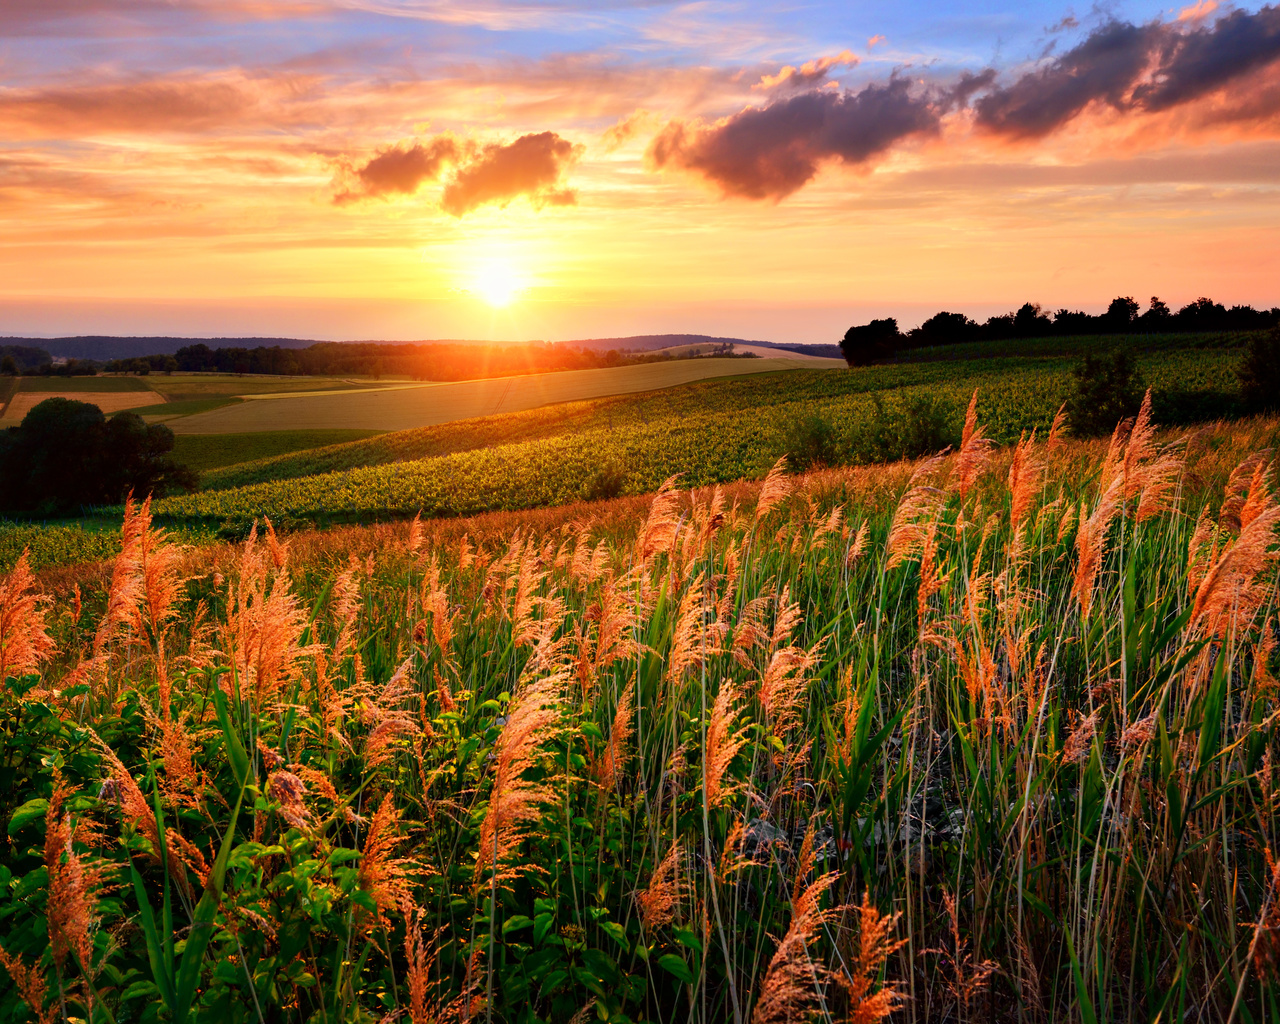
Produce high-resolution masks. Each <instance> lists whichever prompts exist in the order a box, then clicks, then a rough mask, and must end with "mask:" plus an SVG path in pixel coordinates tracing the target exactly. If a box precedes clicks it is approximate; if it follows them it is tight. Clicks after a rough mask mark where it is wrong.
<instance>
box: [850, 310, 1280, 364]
mask: <svg viewBox="0 0 1280 1024" xmlns="http://www.w3.org/2000/svg"><path fill="white" fill-rule="evenodd" d="M1276 326H1280V307H1273V308H1272V309H1254V308H1253V307H1252V306H1231V307H1230V308H1228V307H1226V306H1224V305H1222V303H1220V302H1214V301H1213V300H1212V299H1207V298H1204V297H1201V298H1198V299H1196V300H1195V301H1194V302H1189V303H1187V304H1186V305H1185V306H1183V307H1182V308H1181V309H1179V310H1178V311H1177V312H1174V311H1173V310H1171V309H1170V308H1169V307H1168V305H1166V304H1165V303H1164V302H1162V301H1161V300H1160V299H1159V298H1158V297H1156V296H1154V295H1153V296H1152V297H1151V301H1150V303H1149V304H1148V306H1147V309H1146V310H1145V311H1143V309H1142V305H1141V304H1140V303H1139V302H1138V301H1137V300H1136V299H1134V298H1133V296H1131V295H1123V296H1119V297H1117V298H1115V299H1112V300H1111V304H1110V305H1109V306H1108V307H1107V310H1106V312H1105V313H1099V314H1097V315H1093V314H1090V313H1085V312H1083V311H1081V310H1078V309H1077V310H1072V309H1059V310H1057V311H1056V312H1054V313H1049V312H1048V311H1046V310H1045V309H1043V308H1042V307H1041V306H1040V305H1039V303H1035V302H1027V303H1024V304H1023V305H1022V306H1021V307H1020V308H1018V309H1016V310H1014V311H1012V312H1009V313H1005V314H1003V315H1000V316H992V317H988V318H987V319H986V320H985V321H984V322H982V323H979V322H978V321H976V320H971V319H970V318H969V317H967V316H965V315H964V314H963V313H948V312H946V311H945V310H944V311H943V312H941V313H935V314H934V315H933V316H931V317H929V319H928V320H926V321H925V322H924V323H922V324H921V325H920V326H919V327H913V328H912V329H911V330H909V331H901V330H899V329H898V321H897V320H895V319H894V318H892V317H887V318H885V319H883V320H872V321H871V322H870V323H867V324H859V325H856V326H854V327H850V328H849V330H848V331H846V332H845V336H844V339H843V340H842V341H841V342H840V349H841V351H842V352H843V354H844V357H845V359H846V360H848V361H849V363H850V364H851V365H854V366H857V365H862V364H865V363H870V362H877V361H880V360H884V359H889V358H892V356H893V354H894V353H895V352H897V351H900V350H902V349H913V348H932V347H934V346H938V345H957V344H961V343H963V342H969V341H1012V340H1014V339H1022V338H1049V337H1075V336H1079V335H1085V334H1176V333H1209V332H1214V331H1261V330H1266V329H1268V328H1270V327H1276Z"/></svg>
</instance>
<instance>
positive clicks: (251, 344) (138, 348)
mask: <svg viewBox="0 0 1280 1024" xmlns="http://www.w3.org/2000/svg"><path fill="white" fill-rule="evenodd" d="M726 342H728V343H730V344H735V345H761V346H764V347H766V348H776V349H781V350H783V351H788V352H805V353H808V354H809V355H814V356H830V357H834V358H839V356H840V347H839V346H838V345H787V344H782V343H779V342H774V341H747V340H746V339H745V338H714V337H711V336H709V335H706V334H637V335H633V336H631V337H627V338H584V339H581V340H578V341H565V342H561V344H563V345H567V346H571V347H574V348H583V349H590V350H592V351H597V352H608V351H609V350H610V349H617V350H618V351H630V352H649V351H653V350H654V349H661V348H675V347H676V346H679V345H705V344H708V343H712V344H724V343H726ZM446 343H447V344H454V345H456V344H465V343H466V342H463V341H459V340H456V339H432V340H430V341H427V340H423V341H418V342H412V343H409V344H419V345H430V344H446ZM195 344H205V345H208V346H209V347H210V348H247V349H254V348H259V347H262V348H273V347H278V348H308V347H310V346H311V345H315V344H317V342H316V341H315V340H314V339H311V338H172V337H120V336H109V335H81V336H78V337H74V338H0V345H6V346H31V347H33V348H40V349H43V350H44V351H45V352H48V353H49V354H50V355H52V356H54V357H57V358H62V359H96V360H98V361H100V362H105V361H107V360H108V359H133V358H136V357H137V356H156V355H166V356H167V355H173V354H174V353H175V352H177V351H178V349H180V348H185V347H186V346H188V345H195ZM390 344H394V343H390ZM477 344H485V345H492V344H494V342H477ZM499 344H501V343H499ZM509 344H512V345H518V344H523V343H522V342H509Z"/></svg>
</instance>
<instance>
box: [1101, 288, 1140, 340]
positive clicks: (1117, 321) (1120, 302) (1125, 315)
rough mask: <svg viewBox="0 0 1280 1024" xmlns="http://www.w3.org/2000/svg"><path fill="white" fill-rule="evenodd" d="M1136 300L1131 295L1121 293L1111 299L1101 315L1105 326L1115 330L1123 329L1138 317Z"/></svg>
mask: <svg viewBox="0 0 1280 1024" xmlns="http://www.w3.org/2000/svg"><path fill="white" fill-rule="evenodd" d="M1138 309H1139V306H1138V300H1137V299H1135V298H1134V297H1133V296H1132V295H1121V296H1119V297H1118V298H1114V299H1112V300H1111V305H1109V306H1108V307H1107V311H1106V313H1104V314H1103V316H1104V317H1105V318H1106V321H1107V326H1108V327H1109V328H1111V329H1112V330H1115V331H1123V330H1126V329H1128V327H1129V326H1130V325H1131V324H1132V323H1133V322H1134V321H1135V320H1137V319H1138Z"/></svg>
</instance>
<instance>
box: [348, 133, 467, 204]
mask: <svg viewBox="0 0 1280 1024" xmlns="http://www.w3.org/2000/svg"><path fill="white" fill-rule="evenodd" d="M461 156H462V147H461V146H459V145H458V143H457V142H456V141H455V140H454V138H453V136H451V135H440V136H437V137H436V138H434V139H432V140H431V141H430V142H428V143H427V144H426V145H423V144H422V143H421V142H415V143H414V144H413V145H412V146H408V147H406V146H403V145H399V146H392V147H391V148H390V149H384V150H383V151H382V152H380V153H379V154H378V155H377V156H375V157H372V158H371V159H370V160H369V161H368V162H367V163H366V164H365V165H364V166H363V167H357V168H354V169H353V171H352V174H353V176H354V179H355V181H354V182H353V183H352V186H351V187H350V188H346V189H343V190H342V191H341V192H339V193H338V194H337V195H335V196H334V197H333V201H334V202H335V203H337V204H338V205H340V206H342V205H345V204H347V203H351V202H355V201H356V200H357V199H371V198H374V197H377V196H386V195H392V194H395V193H399V194H400V195H411V194H412V193H414V192H416V191H418V188H419V186H421V185H422V184H423V182H426V181H434V180H435V179H436V178H438V177H439V176H440V173H441V172H442V171H443V170H444V169H445V167H446V166H447V165H448V164H452V163H457V162H458V160H459V158H460V157H461Z"/></svg>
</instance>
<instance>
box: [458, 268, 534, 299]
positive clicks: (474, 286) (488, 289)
mask: <svg viewBox="0 0 1280 1024" xmlns="http://www.w3.org/2000/svg"><path fill="white" fill-rule="evenodd" d="M525 286H526V285H525V280H524V277H523V275H522V274H521V273H520V272H519V271H518V270H516V268H515V267H513V266H512V265H511V264H510V263H508V262H506V261H505V260H489V261H487V262H485V263H483V264H481V266H480V267H479V268H478V270H477V271H476V274H475V277H474V279H473V280H472V283H471V291H473V292H474V293H475V294H476V295H478V296H479V297H480V298H482V299H483V300H484V301H485V302H487V303H488V304H489V305H490V306H492V307H493V308H494V309H501V308H503V307H504V306H509V305H511V303H512V302H514V301H515V300H516V299H517V298H518V297H519V295H520V293H521V292H522V291H524V289H525Z"/></svg>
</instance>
